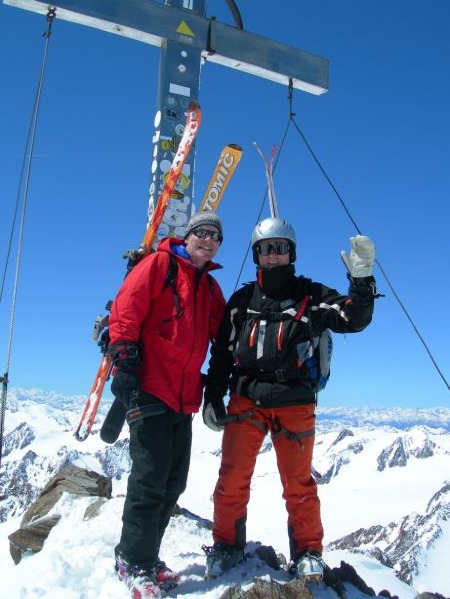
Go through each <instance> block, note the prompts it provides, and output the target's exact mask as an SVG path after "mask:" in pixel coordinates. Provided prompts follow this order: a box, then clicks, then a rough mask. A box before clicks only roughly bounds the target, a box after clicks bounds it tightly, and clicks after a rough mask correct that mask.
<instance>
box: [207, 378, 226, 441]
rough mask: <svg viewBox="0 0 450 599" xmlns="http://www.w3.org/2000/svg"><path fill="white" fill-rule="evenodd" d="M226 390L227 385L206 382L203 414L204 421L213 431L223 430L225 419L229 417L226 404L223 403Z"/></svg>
mask: <svg viewBox="0 0 450 599" xmlns="http://www.w3.org/2000/svg"><path fill="white" fill-rule="evenodd" d="M226 392H227V388H226V387H221V386H218V385H214V384H209V383H207V384H206V387H205V394H204V397H205V400H204V403H203V412H202V415H203V422H204V423H205V424H206V426H207V427H209V428H210V429H211V430H212V431H216V432H220V431H222V430H223V427H224V420H225V418H226V417H227V413H226V411H225V404H224V403H223V398H224V396H225V394H226Z"/></svg>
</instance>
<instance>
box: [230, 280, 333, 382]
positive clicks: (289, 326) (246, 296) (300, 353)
mask: <svg viewBox="0 0 450 599" xmlns="http://www.w3.org/2000/svg"><path fill="white" fill-rule="evenodd" d="M245 288H246V289H247V291H246V292H243V293H242V294H241V297H240V307H239V308H238V314H239V316H238V318H239V323H240V325H241V326H240V332H239V335H238V339H237V343H236V346H235V350H234V358H235V363H236V367H237V369H238V371H239V370H240V371H241V372H243V373H246V374H247V375H248V376H249V377H250V378H256V379H258V380H262V381H268V382H279V383H284V382H289V381H294V380H302V381H304V382H307V384H308V385H309V386H310V387H311V389H312V391H313V392H314V393H318V392H319V391H322V389H324V388H325V386H326V384H327V382H328V379H329V377H330V363H331V356H332V353H333V339H332V335H331V331H330V330H329V329H325V330H324V331H322V332H321V333H320V334H319V335H315V336H311V334H312V329H311V310H310V308H309V301H310V299H311V296H310V295H308V294H307V295H305V296H304V297H303V299H302V300H301V301H300V302H298V301H295V300H293V299H291V300H285V301H278V300H272V299H269V298H264V297H263V296H262V295H261V293H260V290H259V287H258V286H257V285H255V283H249V284H247V285H246V286H245ZM299 338H301V339H302V340H301V341H299V340H298V339H299Z"/></svg>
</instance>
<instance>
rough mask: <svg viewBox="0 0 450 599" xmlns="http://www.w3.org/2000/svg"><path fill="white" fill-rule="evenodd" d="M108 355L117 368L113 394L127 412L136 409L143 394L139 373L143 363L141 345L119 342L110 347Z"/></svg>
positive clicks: (112, 387)
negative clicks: (138, 370) (141, 393)
mask: <svg viewBox="0 0 450 599" xmlns="http://www.w3.org/2000/svg"><path fill="white" fill-rule="evenodd" d="M108 353H109V355H110V356H111V357H112V359H113V365H114V366H115V373H114V379H113V382H112V383H111V392H112V394H113V395H114V397H116V398H117V399H118V400H119V401H120V402H121V403H122V404H123V405H124V406H125V408H126V409H127V410H130V409H132V408H135V407H136V405H137V402H138V399H139V395H140V392H141V382H140V380H139V376H138V373H137V369H138V367H139V365H140V363H141V355H140V349H139V345H138V344H137V343H134V342H132V341H119V342H118V343H114V345H110V346H109V348H108Z"/></svg>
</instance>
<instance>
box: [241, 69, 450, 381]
mask: <svg viewBox="0 0 450 599" xmlns="http://www.w3.org/2000/svg"><path fill="white" fill-rule="evenodd" d="M288 99H289V119H288V124H287V126H286V128H285V131H284V135H283V141H282V143H281V145H280V150H279V152H278V156H277V159H276V161H275V164H274V169H273V170H274V171H275V167H276V165H277V163H278V160H279V159H280V156H281V151H282V149H283V145H284V142H285V140H286V137H287V134H288V131H289V129H290V127H291V126H293V127H294V128H295V130H296V131H297V133H298V134H299V135H300V137H301V139H302V140H303V143H304V144H305V146H306V148H307V149H308V151H309V153H310V154H311V156H312V158H313V160H314V162H315V163H316V165H317V166H318V168H319V170H320V171H321V173H322V175H323V176H324V178H325V179H326V181H327V182H328V184H329V185H330V187H331V189H332V190H333V192H334V194H335V195H336V197H337V198H338V200H339V202H340V204H341V206H342V208H343V209H344V211H345V213H346V215H347V217H348V218H349V220H350V221H351V223H352V224H353V226H354V227H355V229H356V231H357V232H358V234H360V235H361V234H362V233H361V229H360V227H359V226H358V224H357V223H356V221H355V219H354V218H353V216H352V214H351V212H350V210H349V209H348V208H347V206H346V204H345V202H344V200H343V198H342V196H341V194H340V193H339V192H338V190H337V188H336V186H335V185H334V184H333V182H332V180H331V178H330V177H329V175H328V174H327V172H326V170H325V168H324V167H323V166H322V164H321V162H320V160H319V158H318V157H317V154H316V153H315V152H314V150H313V149H312V147H311V144H310V143H309V142H308V140H307V139H306V137H305V135H304V134H303V132H302V131H301V129H300V127H299V126H298V124H297V123H296V121H295V116H296V115H295V113H294V112H293V105H292V104H293V86H292V81H291V80H290V81H289V95H288ZM267 195H268V190H266V193H265V195H264V198H263V200H262V203H261V208H260V211H259V214H258V218H257V222H258V221H259V219H260V217H261V213H262V210H263V206H264V203H265V201H266V198H267ZM250 245H251V242H249V245H248V248H247V251H246V253H245V256H244V260H243V262H242V265H241V268H240V270H239V274H238V279H237V281H236V284H235V287H234V291H236V289H237V286H238V283H239V280H240V278H241V275H242V271H243V268H244V264H245V262H246V261H247V257H248V253H249V251H250ZM375 263H376V264H377V266H378V268H379V269H380V272H381V274H382V275H383V278H384V280H385V281H386V283H387V285H388V287H389V289H390V290H391V292H392V294H393V296H394V297H395V299H396V300H397V302H398V304H399V306H400V308H401V310H402V311H403V313H404V314H405V316H406V318H407V319H408V321H409V323H410V324H411V326H412V328H413V330H414V332H415V334H416V335H417V337H418V339H419V340H420V342H421V343H422V345H423V347H424V348H425V351H426V352H427V354H428V356H429V358H430V360H431V362H432V363H433V366H434V368H435V369H436V371H437V373H438V375H439V376H440V377H441V379H442V381H443V382H444V384H445V386H446V387H447V389H448V390H450V385H449V383H448V381H447V379H446V378H445V376H444V373H443V372H442V370H441V369H440V368H439V366H438V364H437V362H436V359H435V358H434V356H433V354H432V352H431V350H430V348H429V347H428V344H427V343H426V341H425V339H424V337H423V335H422V334H421V333H420V331H419V329H418V328H417V326H416V324H415V322H414V320H413V318H412V317H411V315H410V314H409V312H408V310H407V309H406V307H405V305H404V303H403V302H402V300H401V299H400V297H399V295H398V293H397V292H396V291H395V288H394V286H393V284H392V283H391V281H390V279H389V277H388V275H387V274H386V271H385V270H384V268H383V266H382V265H381V264H380V262H379V260H377V259H375Z"/></svg>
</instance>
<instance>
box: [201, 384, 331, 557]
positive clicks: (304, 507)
mask: <svg viewBox="0 0 450 599" xmlns="http://www.w3.org/2000/svg"><path fill="white" fill-rule="evenodd" d="M227 412H228V415H229V416H233V415H234V416H235V417H236V415H240V416H238V419H236V420H234V421H231V422H228V423H227V424H226V426H225V430H224V433H223V440H222V461H221V465H220V471H219V478H218V481H217V484H216V487H215V490H214V495H213V498H214V524H213V539H214V542H223V543H227V544H228V545H232V546H236V547H239V548H242V547H244V545H245V543H246V520H247V504H248V502H249V499H250V484H251V479H252V475H253V471H254V468H255V463H256V458H257V455H258V453H259V451H260V449H261V445H262V443H263V441H264V438H265V436H266V434H267V432H270V433H271V436H272V441H273V447H274V449H275V453H276V459H277V466H278V471H279V474H280V479H281V484H282V487H283V499H284V500H285V503H286V510H287V513H288V520H287V526H288V536H289V545H290V553H291V559H295V557H297V555H298V554H299V553H300V552H301V551H303V550H304V549H306V548H310V549H314V550H316V551H318V552H319V553H322V540H323V528H322V521H321V518H320V501H319V497H318V494H317V485H316V482H315V481H314V479H313V477H312V476H311V464H312V455H313V448H314V428H315V405H314V404H307V405H300V406H292V407H282V408H260V407H256V406H255V404H254V403H253V402H252V401H250V400H249V399H248V398H246V397H241V396H238V395H236V394H232V396H231V398H230V402H229V404H228V409H227ZM267 516H268V517H269V518H270V514H268V515H267Z"/></svg>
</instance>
